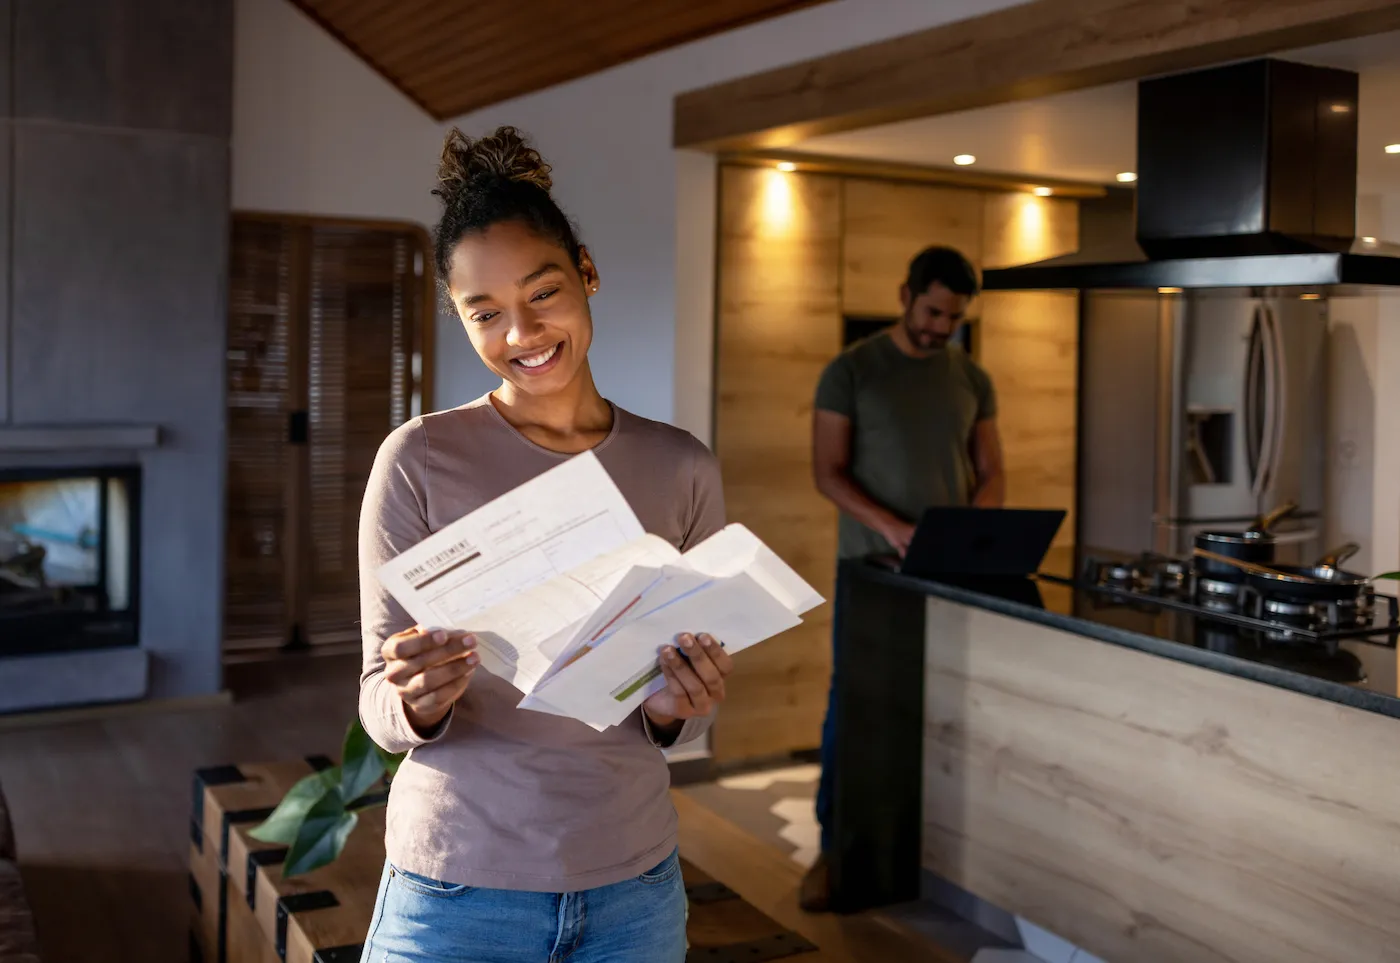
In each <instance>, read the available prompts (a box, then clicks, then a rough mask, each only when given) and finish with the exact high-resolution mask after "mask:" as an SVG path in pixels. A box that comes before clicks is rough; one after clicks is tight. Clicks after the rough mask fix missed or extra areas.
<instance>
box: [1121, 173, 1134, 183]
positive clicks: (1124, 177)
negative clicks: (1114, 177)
mask: <svg viewBox="0 0 1400 963" xmlns="http://www.w3.org/2000/svg"><path fill="white" fill-rule="evenodd" d="M1135 180H1137V175H1136V174H1134V173H1133V172H1132V171H1124V172H1123V173H1121V174H1119V175H1118V183H1120V184H1131V183H1132V182H1133V181H1135Z"/></svg>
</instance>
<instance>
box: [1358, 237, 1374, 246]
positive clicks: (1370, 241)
mask: <svg viewBox="0 0 1400 963" xmlns="http://www.w3.org/2000/svg"><path fill="white" fill-rule="evenodd" d="M1361 243H1362V244H1375V243H1376V239H1375V238H1374V237H1363V238H1362V239H1361Z"/></svg>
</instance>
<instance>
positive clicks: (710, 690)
mask: <svg viewBox="0 0 1400 963" xmlns="http://www.w3.org/2000/svg"><path fill="white" fill-rule="evenodd" d="M676 641H677V643H678V646H670V645H668V646H666V648H664V649H662V650H661V672H662V674H664V675H665V676H666V688H664V689H662V690H661V691H660V692H657V693H655V694H653V695H652V696H651V697H650V698H648V699H647V701H646V702H644V703H642V708H643V710H645V712H646V714H647V717H648V718H649V719H651V722H652V725H654V726H658V727H660V728H663V729H665V728H669V727H671V726H674V725H676V724H677V723H680V722H684V721H685V720H686V719H694V718H696V717H698V716H707V715H709V714H710V713H711V712H713V711H714V709H715V707H716V706H718V705H719V704H720V703H721V702H723V701H724V677H725V676H727V675H729V673H730V672H732V671H733V670H734V660H733V659H731V658H730V657H729V653H728V652H726V651H724V646H722V645H720V644H719V642H717V641H715V639H714V638H713V637H711V636H708V635H699V636H695V635H682V636H681V637H680V638H678V639H677V640H676ZM677 647H679V649H680V652H683V653H684V654H685V657H684V658H682V657H681V655H680V654H678V653H677V651H676V650H677ZM687 660H688V661H687Z"/></svg>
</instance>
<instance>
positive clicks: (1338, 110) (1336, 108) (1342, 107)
mask: <svg viewBox="0 0 1400 963" xmlns="http://www.w3.org/2000/svg"><path fill="white" fill-rule="evenodd" d="M1330 106H1331V110H1332V113H1334V114H1349V113H1351V104H1348V103H1346V102H1344V101H1339V102H1338V103H1335V104H1332V105H1330Z"/></svg>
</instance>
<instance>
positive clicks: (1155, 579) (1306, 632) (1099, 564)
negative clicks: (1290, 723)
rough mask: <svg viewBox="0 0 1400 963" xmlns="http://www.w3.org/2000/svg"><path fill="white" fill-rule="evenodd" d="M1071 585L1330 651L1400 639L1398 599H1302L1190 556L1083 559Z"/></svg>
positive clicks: (1371, 594) (1370, 594)
mask: <svg viewBox="0 0 1400 963" xmlns="http://www.w3.org/2000/svg"><path fill="white" fill-rule="evenodd" d="M1071 584H1073V585H1074V586H1075V587H1077V588H1079V589H1082V590H1084V591H1087V592H1090V593H1092V594H1094V595H1095V596H1096V597H1098V598H1100V599H1103V600H1104V601H1105V602H1107V603H1116V604H1119V605H1127V606H1131V607H1135V608H1142V609H1145V610H1149V611H1160V610H1163V609H1166V610H1172V611H1177V612H1182V613H1186V614H1188V615H1192V616H1195V617H1197V618H1201V619H1206V620H1210V621H1213V622H1218V623H1220V624H1222V625H1231V626H1234V627H1236V628H1238V629H1243V630H1248V631H1249V632H1250V633H1251V634H1254V633H1257V634H1258V636H1259V638H1260V640H1261V641H1267V642H1291V643H1309V642H1312V643H1322V644H1325V645H1327V647H1328V648H1335V646H1336V644H1337V643H1338V642H1339V641H1341V640H1344V639H1355V640H1358V641H1363V642H1370V643H1374V644H1379V645H1390V646H1394V645H1395V644H1396V639H1397V636H1400V602H1397V600H1396V598H1395V597H1394V596H1391V595H1384V594H1378V593H1377V592H1376V591H1375V589H1374V587H1373V586H1370V585H1367V586H1366V590H1365V591H1364V592H1362V593H1361V594H1360V595H1359V596H1358V597H1357V598H1356V599H1352V600H1345V601H1329V602H1312V603H1302V602H1298V601H1296V600H1293V599H1287V598H1271V597H1268V596H1265V595H1262V594H1260V593H1259V592H1256V591H1255V590H1253V589H1252V588H1250V587H1249V586H1248V585H1245V584H1242V583H1236V582H1225V581H1220V580H1216V579H1212V578H1210V577H1208V576H1202V575H1199V574H1197V573H1196V572H1195V571H1193V569H1192V566H1191V563H1190V561H1188V560H1182V559H1179V558H1170V557H1167V556H1163V555H1154V554H1151V553H1144V554H1143V555H1140V556H1138V557H1137V558H1134V559H1126V560H1125V559H1107V558H1095V557H1089V558H1087V559H1085V561H1084V565H1083V567H1082V569H1081V571H1080V576H1079V578H1078V579H1074V580H1072V582H1071Z"/></svg>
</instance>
